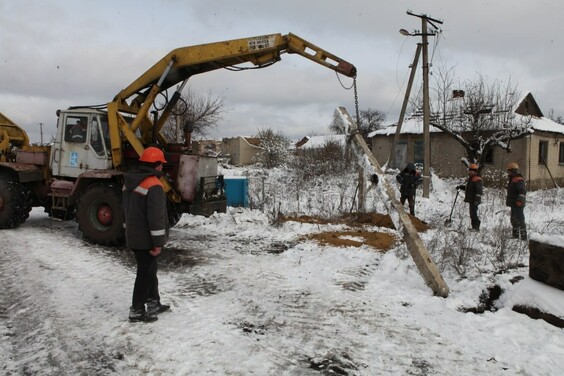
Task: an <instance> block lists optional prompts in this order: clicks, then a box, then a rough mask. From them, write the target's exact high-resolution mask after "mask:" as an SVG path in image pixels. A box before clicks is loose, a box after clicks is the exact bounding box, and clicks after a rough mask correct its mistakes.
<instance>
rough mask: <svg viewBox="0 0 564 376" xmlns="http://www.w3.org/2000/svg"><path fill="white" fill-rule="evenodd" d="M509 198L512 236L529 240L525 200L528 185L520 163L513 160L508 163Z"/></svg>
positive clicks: (507, 201)
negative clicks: (520, 169)
mask: <svg viewBox="0 0 564 376" xmlns="http://www.w3.org/2000/svg"><path fill="white" fill-rule="evenodd" d="M507 176H508V178H509V181H508V182H507V199H506V200H505V204H506V205H507V206H509V207H510V208H511V227H512V229H513V231H512V236H513V238H515V239H518V238H521V239H522V240H527V226H526V225H525V202H526V201H527V200H526V196H527V187H526V184H525V179H524V178H523V176H522V175H521V174H520V173H519V165H518V164H517V163H515V162H511V163H509V164H508V165H507Z"/></svg>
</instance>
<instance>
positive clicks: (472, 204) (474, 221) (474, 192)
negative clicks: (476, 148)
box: [456, 163, 484, 231]
mask: <svg viewBox="0 0 564 376" xmlns="http://www.w3.org/2000/svg"><path fill="white" fill-rule="evenodd" d="M456 188H457V189H464V192H465V196H464V202H467V203H468V209H469V212H470V223H471V225H472V227H471V229H470V231H480V224H481V223H482V222H481V221H480V218H479V217H478V206H479V205H480V204H481V203H482V194H483V193H484V187H483V183H482V177H481V176H480V173H479V172H478V165H477V164H475V163H472V164H471V165H469V166H468V179H467V180H466V184H465V185H464V184H461V185H459V186H458V187H456Z"/></svg>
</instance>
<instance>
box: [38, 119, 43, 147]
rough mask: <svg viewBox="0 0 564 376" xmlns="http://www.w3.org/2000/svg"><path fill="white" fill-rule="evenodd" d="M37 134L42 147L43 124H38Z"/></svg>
mask: <svg viewBox="0 0 564 376" xmlns="http://www.w3.org/2000/svg"><path fill="white" fill-rule="evenodd" d="M39 134H40V135H41V144H40V145H42V146H43V123H39Z"/></svg>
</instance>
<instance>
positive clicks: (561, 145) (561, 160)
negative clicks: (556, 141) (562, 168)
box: [558, 142, 564, 164]
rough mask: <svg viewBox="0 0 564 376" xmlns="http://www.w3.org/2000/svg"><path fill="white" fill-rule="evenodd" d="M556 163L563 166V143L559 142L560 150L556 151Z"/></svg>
mask: <svg viewBox="0 0 564 376" xmlns="http://www.w3.org/2000/svg"><path fill="white" fill-rule="evenodd" d="M558 163H560V164H564V142H560V149H559V150H558Z"/></svg>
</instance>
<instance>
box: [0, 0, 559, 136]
mask: <svg viewBox="0 0 564 376" xmlns="http://www.w3.org/2000/svg"><path fill="white" fill-rule="evenodd" d="M407 10H411V11H412V12H413V13H416V14H426V15H428V16H430V17H432V18H435V19H440V20H442V21H443V22H444V23H443V25H442V33H441V34H440V36H439V37H434V38H432V39H431V40H430V42H431V43H430V56H432V64H433V66H434V68H435V69H436V68H438V67H440V66H444V67H452V66H456V72H457V74H458V76H459V78H460V79H461V81H464V80H466V79H472V78H474V77H476V74H481V75H483V76H485V77H487V78H488V79H492V80H493V79H497V80H500V81H507V79H509V78H511V80H512V81H513V82H514V83H515V84H517V85H518V87H519V89H521V91H530V92H532V93H533V95H534V96H535V98H536V100H537V102H538V104H539V106H540V107H541V110H542V111H544V113H545V115H546V114H547V113H548V111H549V110H550V109H554V112H555V114H556V115H562V116H564V102H563V100H562V99H563V96H562V88H563V87H564V73H563V69H562V62H563V61H564V35H563V32H562V31H563V27H562V20H563V19H564V3H562V0H548V1H542V0H538V1H534V2H525V1H516V0H491V1H483V0H474V1H465V2H463V1H447V0H426V1H421V0H410V1H408V0H394V1H383V0H358V1H355V0H351V1H349V2H343V1H342V0H339V1H336V0H326V1H321V0H300V1H295V0H286V1H276V2H275V1H267V0H237V1H231V0H208V1H200V0H198V1H196V0H192V1H191V0H152V1H144V0H135V1H133V0H132V1H115V0H112V1H107V0H82V1H72V0H67V1H64V0H36V1H26V0H19V1H11V0H0V54H1V69H0V111H1V112H2V113H4V114H5V115H6V116H8V117H9V118H11V119H12V120H14V121H15V122H16V123H17V124H19V125H21V126H23V127H24V128H25V129H26V130H27V131H28V133H29V134H30V137H31V139H32V141H39V123H43V131H44V139H45V140H48V139H49V137H50V135H53V134H54V133H55V127H56V116H55V111H56V110H57V109H59V108H67V107H69V106H74V105H91V104H101V103H106V102H108V101H110V100H111V99H112V98H113V97H114V96H115V94H117V93H118V92H119V91H120V90H121V89H123V88H125V87H126V86H127V85H129V84H130V83H131V82H132V81H133V80H135V79H136V78H137V77H138V76H139V75H140V74H142V73H143V72H145V70H147V69H148V68H149V67H150V66H152V65H153V64H154V63H155V62H156V61H157V60H159V59H160V58H162V57H163V56H164V55H166V54H167V53H168V52H170V51H171V50H173V49H175V48H178V47H182V46H189V45H197V44H203V43H210V42H217V41H223V40H229V39H237V38H244V37H251V36H258V35H263V34H272V33H282V34H287V33H289V32H291V33H294V34H297V35H298V36H300V37H302V38H304V39H306V40H308V41H310V42H312V43H314V44H316V45H318V46H320V47H321V48H323V49H325V50H327V51H329V52H331V53H333V54H335V55H337V56H339V57H341V58H343V59H345V60H347V61H349V62H351V63H353V64H354V65H355V66H356V67H357V69H358V94H359V97H358V101H359V106H360V108H361V109H364V108H374V109H378V110H381V111H383V112H385V113H387V120H388V121H389V122H392V121H396V120H397V118H398V113H399V110H400V108H401V103H402V100H403V95H404V90H405V86H406V82H407V77H408V74H409V65H410V63H411V61H412V60H413V55H414V53H415V48H416V44H417V42H418V41H420V37H405V36H403V35H401V34H400V33H399V32H398V30H399V29H401V28H405V29H407V30H409V31H414V30H420V29H421V20H420V19H419V18H416V17H413V16H409V15H407V14H406V11H407ZM432 69H433V68H431V70H432ZM420 73H421V72H419V74H418V78H417V80H416V83H415V84H414V85H415V86H414V90H417V89H418V88H419V87H420V86H421V78H420V77H421V74H420ZM341 77H342V76H341ZM341 80H342V83H343V85H344V86H347V87H349V86H350V85H351V84H352V80H351V79H349V78H346V77H342V79H341ZM189 85H190V88H191V89H192V90H193V91H195V92H197V93H201V94H202V95H208V94H211V95H213V96H217V97H221V98H224V101H225V108H226V109H227V110H228V112H227V113H226V114H225V116H224V119H223V121H222V122H221V124H219V127H218V129H217V130H216V131H214V132H213V134H212V136H213V137H215V138H221V137H226V136H234V135H247V136H248V135H253V134H256V132H257V131H258V130H260V129H264V128H272V129H275V130H279V131H280V132H282V133H283V134H285V135H286V136H288V137H291V138H301V137H302V136H303V135H312V134H317V135H319V134H325V133H327V132H328V124H329V123H330V122H331V120H332V117H333V112H334V109H335V108H336V107H338V106H344V107H346V108H347V110H348V111H349V112H350V113H351V114H353V113H354V97H353V92H352V90H345V89H343V87H342V86H341V83H340V82H339V81H338V80H337V77H336V75H335V73H334V72H333V71H332V70H329V69H327V68H325V67H323V66H321V65H318V64H315V63H313V62H311V61H309V60H307V59H304V58H302V57H301V56H298V55H287V54H286V55H283V56H282V60H281V61H280V62H278V63H277V64H275V65H274V66H272V67H269V68H266V69H262V70H258V71H257V70H255V71H247V72H230V71H226V70H217V71H214V72H210V73H205V74H202V75H198V76H195V77H192V78H191V79H190V80H189ZM462 89H463V88H462Z"/></svg>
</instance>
